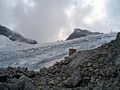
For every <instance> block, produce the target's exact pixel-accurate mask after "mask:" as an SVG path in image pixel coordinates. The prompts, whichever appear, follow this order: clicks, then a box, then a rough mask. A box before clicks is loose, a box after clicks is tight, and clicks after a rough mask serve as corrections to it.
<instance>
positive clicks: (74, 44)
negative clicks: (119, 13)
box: [0, 33, 117, 70]
mask: <svg viewBox="0 0 120 90" xmlns="http://www.w3.org/2000/svg"><path fill="white" fill-rule="evenodd" d="M116 35H117V33H108V34H99V35H89V36H85V37H81V38H77V39H73V40H68V41H57V42H51V43H44V44H36V45H29V44H26V43H22V42H16V41H10V40H9V39H8V38H7V37H5V36H2V35H0V67H1V68H2V67H8V66H12V67H19V66H20V67H28V69H30V70H39V69H40V68H42V67H50V66H52V65H53V64H54V63H55V62H59V61H61V60H64V57H66V56H68V53H69V48H75V49H77V51H82V50H90V49H94V48H97V47H99V46H101V45H102V44H104V43H108V42H110V41H111V40H113V39H115V38H116Z"/></svg>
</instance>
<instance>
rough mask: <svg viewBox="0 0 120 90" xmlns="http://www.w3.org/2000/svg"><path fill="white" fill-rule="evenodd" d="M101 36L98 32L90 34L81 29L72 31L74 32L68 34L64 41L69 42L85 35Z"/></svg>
mask: <svg viewBox="0 0 120 90" xmlns="http://www.w3.org/2000/svg"><path fill="white" fill-rule="evenodd" d="M97 34H102V33H99V32H90V31H88V30H82V29H77V28H76V29H74V32H73V33H71V34H70V36H69V37H68V38H67V39H66V40H71V39H75V38H80V37H85V36H87V35H97Z"/></svg>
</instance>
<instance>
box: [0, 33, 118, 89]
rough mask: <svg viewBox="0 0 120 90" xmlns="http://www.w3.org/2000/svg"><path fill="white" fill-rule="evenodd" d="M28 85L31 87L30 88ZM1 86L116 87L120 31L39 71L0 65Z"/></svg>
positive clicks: (47, 87)
mask: <svg viewBox="0 0 120 90" xmlns="http://www.w3.org/2000/svg"><path fill="white" fill-rule="evenodd" d="M30 87H32V88H30ZM0 88H1V90H5V89H6V90H28V89H29V90H120V33H118V35H117V38H116V39H115V40H112V41H111V42H110V43H106V44H103V45H102V46H100V47H98V48H96V49H93V50H84V51H79V52H77V53H75V54H74V55H72V56H70V57H68V58H65V60H62V61H61V62H57V63H56V64H54V65H53V66H51V67H49V68H42V69H40V71H39V72H34V71H28V70H27V69H24V68H11V67H9V68H7V69H0Z"/></svg>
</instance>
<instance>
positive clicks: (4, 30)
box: [0, 25, 38, 44]
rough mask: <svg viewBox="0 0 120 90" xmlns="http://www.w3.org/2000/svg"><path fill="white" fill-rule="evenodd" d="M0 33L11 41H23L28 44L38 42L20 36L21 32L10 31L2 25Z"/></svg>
mask: <svg viewBox="0 0 120 90" xmlns="http://www.w3.org/2000/svg"><path fill="white" fill-rule="evenodd" d="M0 35H4V36H6V37H8V38H9V39H10V40H12V41H18V42H25V43H28V44H38V43H37V41H35V40H31V39H27V38H25V37H24V36H22V35H21V34H19V33H17V32H15V31H12V30H10V29H9V28H7V27H5V26H2V25H0Z"/></svg>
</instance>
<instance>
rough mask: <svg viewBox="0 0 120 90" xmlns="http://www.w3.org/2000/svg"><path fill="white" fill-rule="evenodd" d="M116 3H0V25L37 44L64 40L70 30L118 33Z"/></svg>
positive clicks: (18, 0)
mask: <svg viewBox="0 0 120 90" xmlns="http://www.w3.org/2000/svg"><path fill="white" fill-rule="evenodd" d="M119 5H120V0H0V24H2V25H5V26H7V27H9V28H11V29H13V30H15V31H17V32H19V33H21V34H23V35H24V36H26V37H29V38H32V39H35V40H38V41H39V42H51V41H57V40H64V39H65V38H66V37H67V36H68V35H69V34H70V33H71V32H72V31H73V30H74V28H82V29H88V30H91V31H98V32H104V33H108V32H110V31H111V30H112V31H120V30H119V28H120V7H119Z"/></svg>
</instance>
